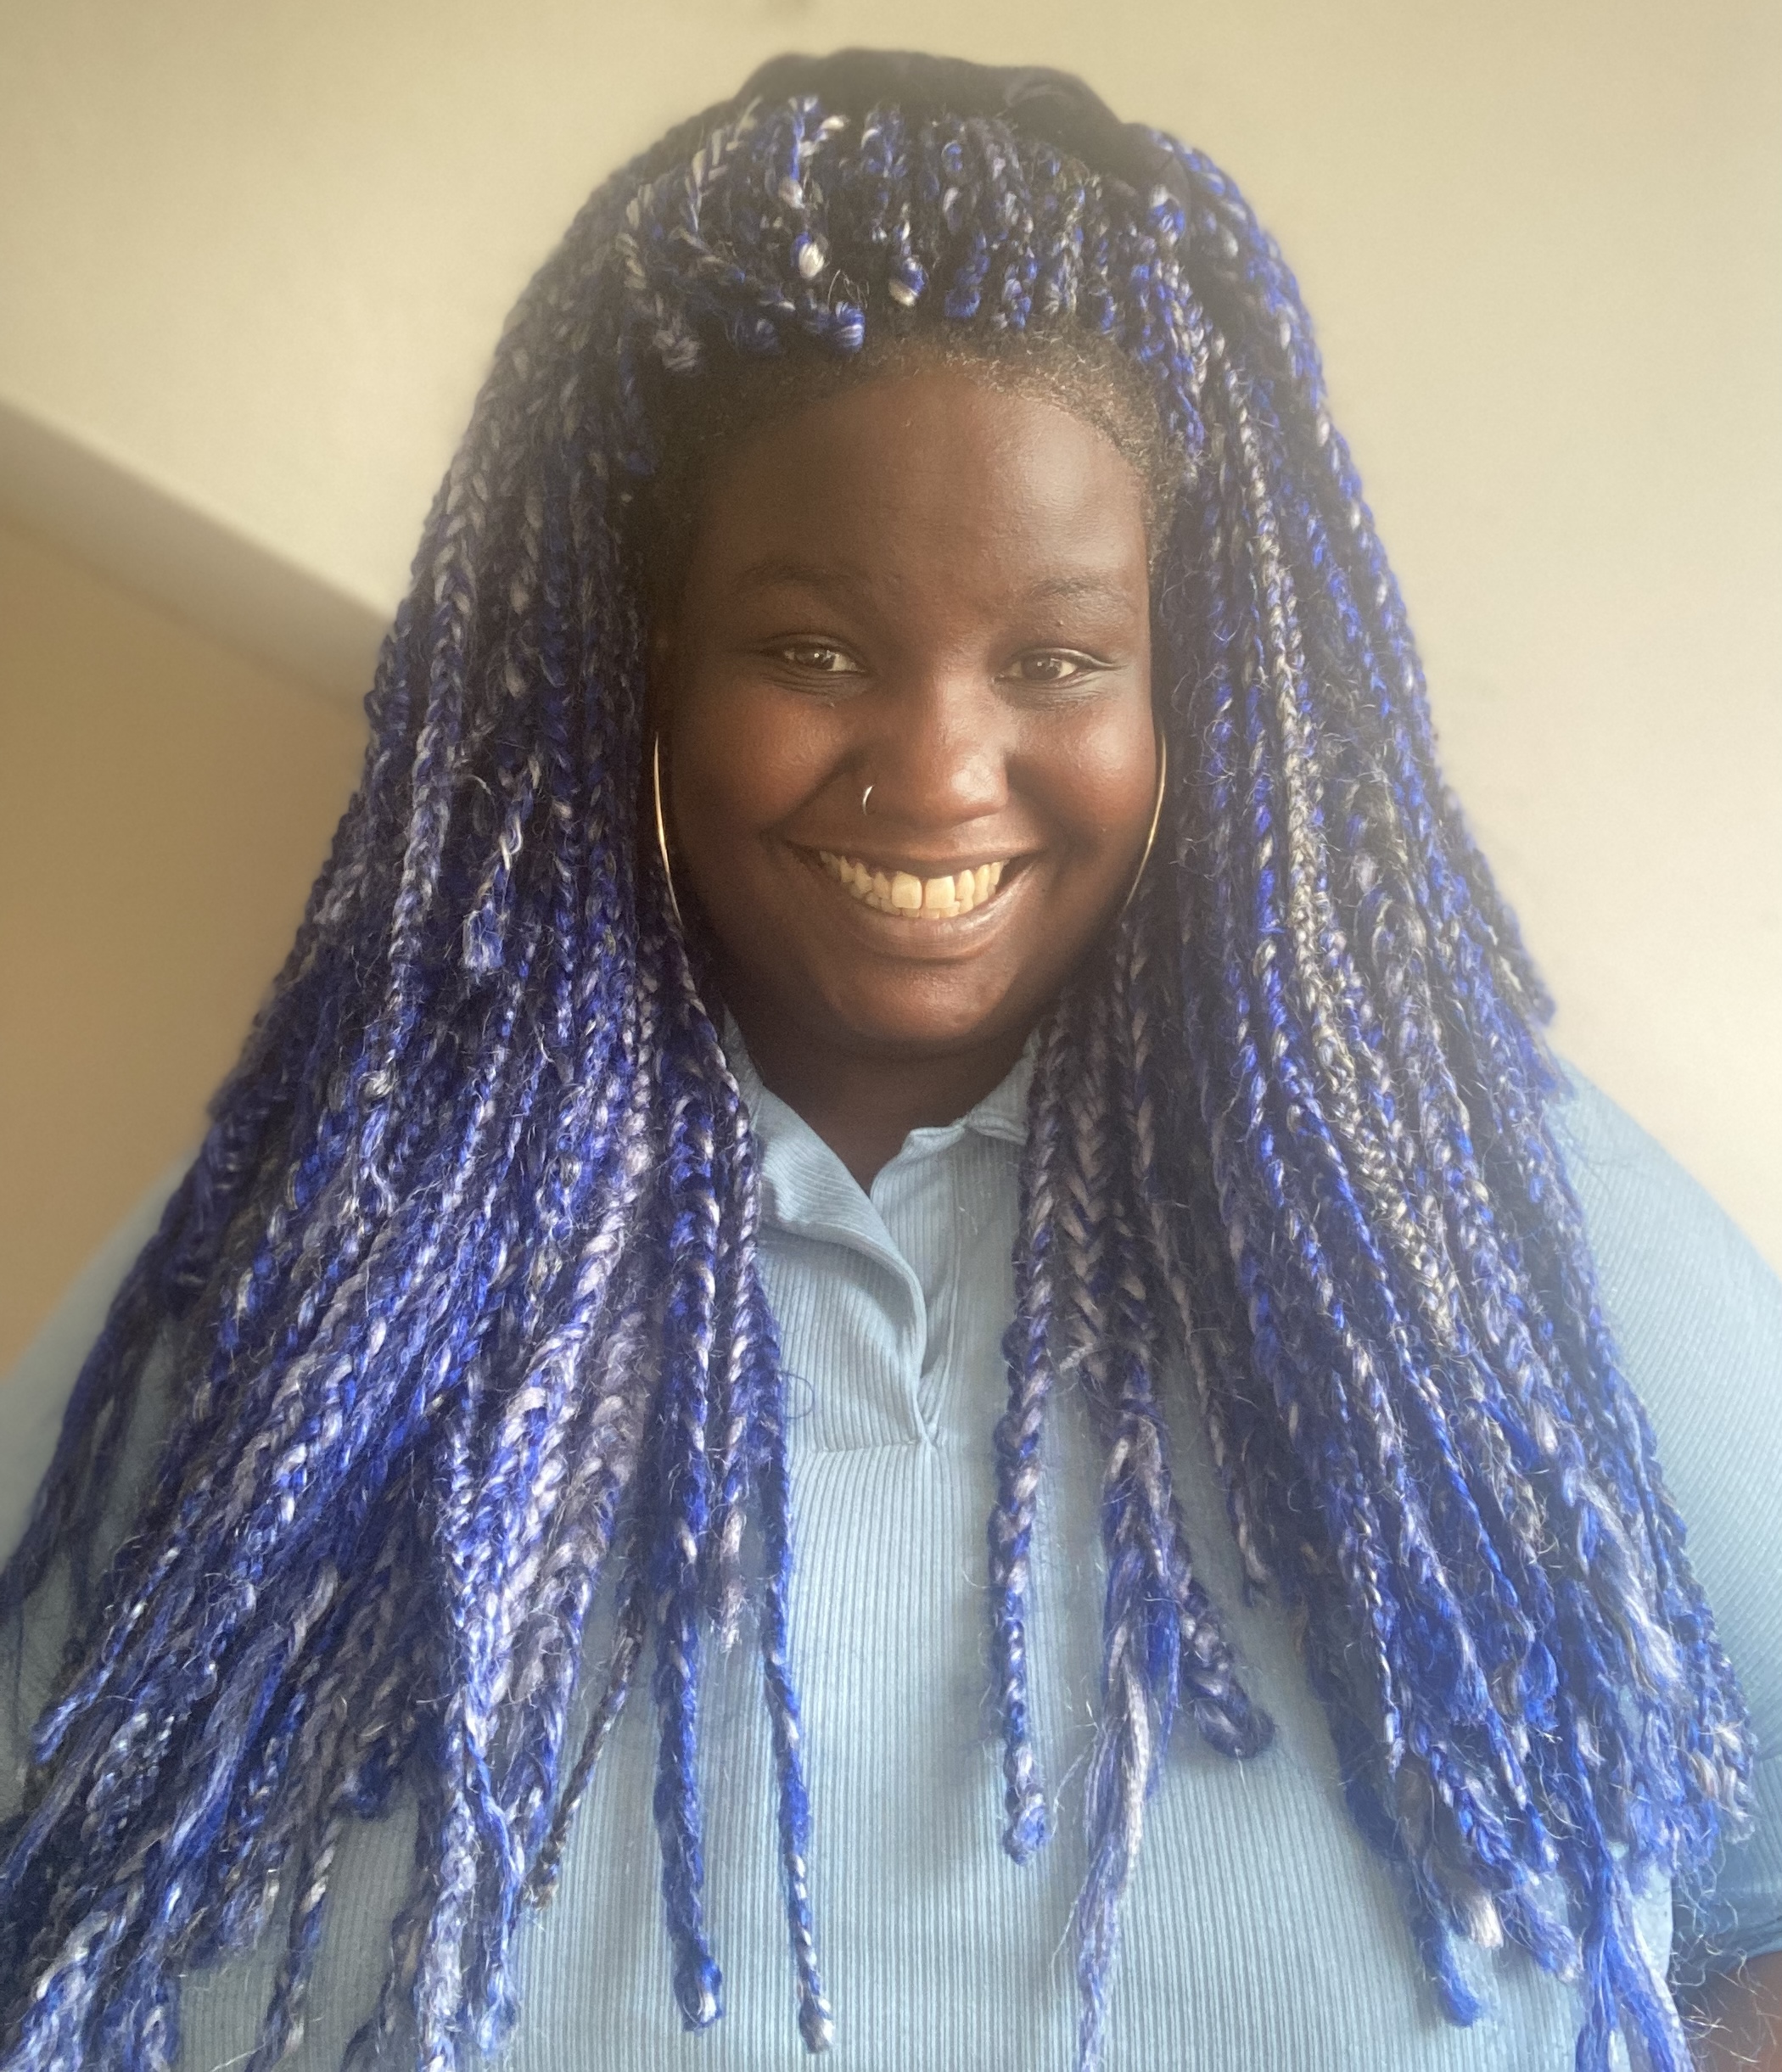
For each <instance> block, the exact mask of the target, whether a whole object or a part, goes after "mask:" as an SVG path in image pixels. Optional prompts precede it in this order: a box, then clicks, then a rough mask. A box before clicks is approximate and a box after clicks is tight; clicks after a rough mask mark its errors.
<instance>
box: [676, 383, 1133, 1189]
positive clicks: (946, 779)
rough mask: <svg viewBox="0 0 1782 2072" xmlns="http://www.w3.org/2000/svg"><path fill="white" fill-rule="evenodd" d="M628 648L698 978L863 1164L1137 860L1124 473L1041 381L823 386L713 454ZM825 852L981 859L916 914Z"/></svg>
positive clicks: (1038, 984)
mask: <svg viewBox="0 0 1782 2072" xmlns="http://www.w3.org/2000/svg"><path fill="white" fill-rule="evenodd" d="M654 664H655V669H654V677H655V682H656V684H657V685H658V686H659V692H658V709H660V708H665V720H664V723H663V730H664V740H665V750H664V753H665V758H666V763H667V779H666V782H667V790H668V797H669V812H670V821H671V826H672V848H673V854H674V856H675V872H676V876H677V878H678V879H679V880H681V882H683V883H684V885H685V886H686V888H689V889H690V890H691V891H692V894H693V895H694V896H695V897H696V898H697V899H698V903H699V904H700V906H701V908H702V909H703V912H704V914H705V916H706V918H707V920H708V921H709V924H710V926H711V928H712V931H713V932H714V936H715V938H716V940H717V944H718V949H719V959H720V983H721V986H722V988H723V994H724V998H725V1000H726V1004H727V1005H729V1007H730V1009H731V1011H732V1013H734V1014H735V1016H736V1017H737V1022H738V1023H739V1024H740V1026H741V1028H742V1030H743V1036H744V1038H745V1039H746V1040H747V1042H748V1048H749V1053H750V1055H751V1056H752V1057H753V1058H754V1061H755V1064H756V1067H757V1068H758V1070H759V1072H760V1073H761V1076H762V1078H763V1080H764V1081H765V1084H767V1085H768V1086H769V1087H770V1088H771V1089H772V1090H773V1091H774V1092H775V1093H776V1094H778V1095H780V1096H781V1098H782V1100H786V1101H787V1102H788V1103H789V1104H790V1105H791V1106H793V1108H795V1109H796V1110H797V1111H798V1112H799V1113H800V1114H801V1115H802V1116H803V1117H804V1118H805V1120H806V1121H807V1122H809V1123H810V1125H811V1127H812V1128H815V1130H816V1131H817V1132H818V1133H819V1134H820V1135H821V1136H822V1137H823V1138H824V1139H825V1140H827V1142H828V1143H829V1144H830V1145H832V1146H833V1148H834V1149H835V1150H836V1151H837V1152H838V1154H839V1155H840V1156H841V1157H842V1158H843V1161H844V1162H846V1164H847V1166H848V1168H849V1170H850V1171H851V1172H852V1173H854V1175H855V1178H856V1179H859V1180H860V1183H861V1184H862V1185H867V1184H870V1183H871V1179H872V1176H873V1174H874V1173H877V1171H878V1169H879V1168H880V1167H881V1166H883V1164H884V1163H885V1162H886V1161H887V1160H888V1159H889V1158H891V1157H892V1156H894V1155H895V1153H896V1151H897V1150H898V1148H899V1146H900V1145H901V1144H902V1143H903V1141H904V1139H905V1136H906V1135H907V1134H908V1133H909V1132H910V1131H911V1129H913V1128H918V1127H920V1126H922V1125H924V1124H930V1123H945V1122H950V1121H951V1120H953V1119H954V1118H955V1117H957V1116H959V1115H961V1114H962V1113H963V1112H965V1111H966V1110H967V1108H969V1107H970V1106H972V1103H973V1102H974V1101H976V1100H979V1099H981V1098H982V1096H983V1095H985V1094H987V1093H988V1092H989V1090H990V1089H992V1088H993V1087H995V1085H996V1084H997V1083H998V1082H999V1081H1000V1079H1001V1078H1003V1077H1004V1075H1005V1074H1006V1072H1007V1071H1008V1070H1009V1067H1011V1065H1012V1064H1013V1062H1014V1061H1015V1059H1016V1057H1017V1056H1018V1055H1019V1053H1020V1050H1021V1047H1022V1045H1023V1043H1024V1042H1025V1041H1026V1039H1027V1037H1028V1032H1029V1031H1030V1030H1031V1029H1032V1028H1033V1027H1034V1023H1035V1022H1037V1021H1038V1020H1039V1017H1040V1016H1041V1015H1042V1014H1043V1013H1044V1012H1045V1008H1046V1006H1047V1005H1048V1003H1049V1002H1050V1001H1051V1000H1052V998H1053V997H1054V995H1055V994H1056V993H1057V991H1058V989H1059V988H1060V986H1061V985H1062V983H1064V981H1065V979H1066V978H1067V977H1068V975H1069V973H1070V972H1071V971H1072V969H1073V966H1075V965H1076V964H1077V963H1078V961H1079V959H1080V958H1081V957H1082V956H1083V955H1084V952H1085V951H1086V950H1087V949H1089V948H1090V945H1091V944H1094V943H1095V942H1096V940H1097V939H1098V938H1100V937H1101V935H1102V934H1103V932H1104V931H1105V930H1106V928H1107V926H1108V924H1109V922H1110V921H1111V920H1112V917H1113V916H1115V915H1116V914H1117V912H1118V910H1119V907H1120V905H1121V904H1122V903H1123V902H1124V899H1125V898H1126V895H1127V892H1128V890H1129V888H1130V886H1131V884H1132V882H1133V879H1134V876H1135V873H1136V871H1137V869H1138V865H1139V860H1140V856H1141V854H1143V852H1144V848H1145V842H1146V835H1147V833H1148V832H1149V829H1150V826H1151V818H1152V807H1153V804H1154V801H1155V797H1156V789H1157V747H1156V737H1155V732H1154V728H1153V723H1152V703H1151V619H1150V582H1149V571H1148V555H1147V542H1146V535H1145V523H1144V498H1143V490H1142V486H1141V484H1140V480H1139V478H1138V476H1137V474H1136V473H1135V471H1134V469H1133V468H1132V467H1131V466H1130V464H1129V462H1127V461H1126V460H1125V459H1124V458H1123V457H1122V456H1121V455H1120V454H1119V453H1118V451H1117V450H1116V449H1115V447H1114V446H1113V445H1112V443H1111V442H1110V441H1109V440H1107V438H1106V437H1105V436H1104V435H1103V434H1101V433H1100V432H1098V431H1096V430H1095V429H1094V428H1092V427H1090V425H1088V424H1085V423H1083V422H1082V421H1081V420H1080V419H1079V418H1077V417H1074V416H1073V415H1071V414H1070V413H1069V412H1068V411H1067V410H1065V409H1064V408H1063V407H1062V406H1060V405H1059V404H1057V403H1056V402H1054V401H1052V400H1045V399H1042V398H1040V397H1039V396H1037V395H1031V394H1026V393H1023V392H1021V391H1018V390H1011V389H1006V388H1004V389H998V388H994V387H991V386H990V385H989V384H987V383H986V382H984V381H982V380H980V379H978V378H975V377H973V376H972V375H971V374H970V373H967V372H961V371H960V370H958V369H955V368H940V367H936V368H930V369H924V370H922V371H920V372H913V373H905V374H899V375H898V376H895V377H888V378H883V379H881V380H877V381H872V382H869V383H866V384H862V385H860V386H859V387H857V388H852V389H847V390H845V391H843V393H841V394H840V395H834V396H831V397H827V398H825V399H824V400H821V401H818V402H815V403H813V404H811V405H810V406H807V407H805V408H804V409H802V410H799V411H797V412H793V413H792V414H791V415H789V416H787V417H781V418H778V419H776V420H775V421H773V422H772V423H769V424H767V425H765V426H763V427H761V428H759V429H758V430H757V431H756V432H754V434H752V435H751V436H749V437H748V438H747V439H745V440H742V441H741V442H739V444H738V445H737V446H736V447H734V448H732V449H731V451H729V452H728V453H727V454H726V455H725V456H723V458H722V459H721V460H720V462H719V463H718V464H717V466H716V468H715V469H714V472H713V473H712V475H711V477H710V478H709V481H708V484H707V485H706V489H705V492H704V496H703V503H702V509H701V512H700V517H699V521H698V526H697V529H696V531H695V534H694V538H693V542H692V549H691V552H690V556H689V561H688V566H687V570H686V581H685V585H684V587H683V590H682V593H681V601H680V605H679V608H678V610H677V611H676V612H675V613H674V614H673V616H672V618H671V619H670V620H669V621H667V622H666V623H664V624H663V626H662V627H661V629H660V630H659V631H658V636H657V643H656V651H655V655H654ZM869 784H870V785H871V787H872V789H871V798H870V801H869V802H868V809H867V810H866V812H864V813H863V812H862V809H861V795H862V793H863V792H864V791H865V790H866V787H867V785H869ZM825 850H827V851H829V852H832V853H833V854H840V855H844V856H847V857H849V858H853V859H856V860H860V862H863V863H866V864H868V865H873V866H876V867H879V868H882V869H883V870H884V871H886V872H887V873H889V872H891V871H894V870H898V869H901V870H903V871H907V872H910V873H912V874H913V875H915V876H917V877H920V878H922V879H925V880H926V879H927V878H929V877H932V876H938V875H939V874H941V873H943V872H947V873H951V872H955V871H958V870H961V869H964V868H970V867H973V866H976V865H980V864H983V863H988V862H990V861H993V860H1004V861H1006V871H1005V874H1004V876H1003V879H1002V882H1001V884H1000V888H998V890H997V892H996V893H995V896H994V897H993V898H991V899H989V901H988V902H987V904H984V905H983V906H980V907H978V908H977V909H976V910H973V911H972V912H971V913H969V914H967V915H964V916H961V917H959V918H956V919H950V920H940V921H935V920H914V919H910V918H906V917H905V916H901V915H892V914H887V913H882V912H877V911H874V910H872V909H871V908H870V907H867V906H866V905H864V904H860V902H859V901H858V900H856V899H855V898H853V897H852V896H851V895H850V894H849V893H848V892H847V891H846V890H844V889H843V887H842V886H841V885H840V884H839V883H838V882H836V881H835V880H834V879H833V878H832V877H831V876H828V875H827V874H826V872H825V871H823V869H822V868H821V865H820V863H819V861H818V857H819V854H820V852H822V851H825ZM682 896H683V897H685V893H683V895H682Z"/></svg>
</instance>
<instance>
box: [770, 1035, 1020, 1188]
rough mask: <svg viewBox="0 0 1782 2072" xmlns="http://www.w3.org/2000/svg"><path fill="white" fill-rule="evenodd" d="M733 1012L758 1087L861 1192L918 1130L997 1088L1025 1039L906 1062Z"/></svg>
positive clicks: (998, 1040) (952, 1116)
mask: <svg viewBox="0 0 1782 2072" xmlns="http://www.w3.org/2000/svg"><path fill="white" fill-rule="evenodd" d="M729 1005H730V1010H731V1013H732V1014H733V1015H735V1016H736V1018H737V1027H738V1028H741V1030H742V1031H743V1041H744V1042H745V1043H746V1044H748V1055H749V1057H750V1058H751V1060H752V1061H754V1067H755V1070H756V1071H757V1072H759V1074H760V1075H761V1084H763V1085H764V1086H765V1087H766V1089H768V1091H769V1092H770V1093H771V1094H776V1095H778V1096H779V1098H780V1099H781V1100H783V1101H784V1102H785V1103H786V1105H787V1107H789V1108H793V1109H795V1110H796V1111H797V1112H798V1113H799V1115H801V1116H802V1117H804V1120H805V1121H806V1122H807V1123H810V1127H811V1128H813V1129H814V1130H815V1132H816V1133H817V1134H818V1135H819V1136H820V1137H821V1139H822V1140H823V1141H824V1143H826V1144H827V1145H828V1146H829V1148H830V1149H831V1150H832V1151H833V1152H834V1153H835V1154H836V1156H837V1157H838V1158H839V1159H840V1160H841V1162H842V1163H843V1165H844V1166H846V1167H847V1168H848V1170H849V1172H850V1173H852V1174H853V1175H854V1177H855V1179H856V1180H858V1181H859V1182H860V1185H861V1186H862V1187H870V1186H871V1184H872V1181H873V1178H874V1176H875V1175H876V1174H877V1172H878V1170H879V1168H881V1167H882V1166H884V1165H887V1164H888V1163H889V1162H890V1161H891V1160H892V1159H894V1157H895V1156H897V1154H898V1152H899V1151H900V1150H901V1149H902V1147H903V1142H904V1139H905V1137H907V1136H908V1135H909V1134H910V1132H911V1130H912V1129H925V1128H935V1127H937V1126H939V1125H942V1124H944V1123H955V1122H957V1121H958V1119H959V1117H961V1115H964V1114H965V1113H966V1112H967V1111H968V1110H969V1109H972V1108H974V1107H975V1106H977V1105H978V1102H979V1101H980V1100H983V1097H984V1095H986V1094H988V1093H989V1092H990V1091H991V1090H992V1089H994V1088H995V1087H997V1086H1000V1084H1002V1082H1003V1080H1004V1079H1006V1078H1007V1077H1008V1075H1009V1073H1010V1072H1011V1070H1012V1069H1013V1067H1014V1064H1015V1061H1016V1060H1017V1058H1018V1057H1019V1056H1020V1055H1021V1050H1022V1045H1023V1044H1024V1043H1025V1042H1026V1040H1027V1031H1026V1030H1025V1029H1018V1030H1016V1031H1014V1032H1013V1033H1010V1034H1007V1035H1000V1036H997V1037H995V1038H992V1039H989V1040H988V1041H985V1042H983V1043H980V1044H972V1045H969V1046H967V1047H964V1048H961V1049H960V1050H948V1051H946V1052H944V1053H942V1054H940V1055H938V1056H937V1055H930V1054H924V1055H920V1056H909V1057H899V1056H896V1055H895V1054H894V1053H893V1054H890V1055H887V1054H885V1053H883V1052H878V1051H870V1052H869V1051H856V1050H849V1049H848V1048H847V1047H846V1046H844V1045H840V1044H825V1043H822V1042H820V1041H817V1040H815V1039H813V1038H812V1037H811V1036H810V1033H808V1032H807V1031H805V1030H804V1029H800V1028H789V1027H788V1026H787V1023H786V1021H785V1019H784V1017H783V1016H779V1015H765V1014H762V1013H760V1012H759V1011H758V1010H754V1009H753V1008H752V1006H751V1004H750V1003H748V1002H747V1001H745V1000H737V999H735V998H731V1000H730V1002H729Z"/></svg>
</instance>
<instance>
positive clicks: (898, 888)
mask: <svg viewBox="0 0 1782 2072" xmlns="http://www.w3.org/2000/svg"><path fill="white" fill-rule="evenodd" d="M816 858H817V861H818V862H819V863H820V864H821V865H822V867H823V871H824V872H825V874H826V875H827V876H830V877H832V878H833V879H834V880H835V882H836V883H837V884H838V885H839V886H840V887H841V888H842V889H843V891H844V892H845V893H848V894H849V897H850V898H853V899H858V900H859V901H860V904H861V905H862V906H870V907H871V908H873V909H874V910H876V911H877V912H878V913H881V914H895V915H896V916H898V917H899V919H900V920H904V921H956V920H957V919H958V918H959V916H961V914H969V913H972V912H973V911H974V910H976V909H977V908H978V907H980V906H984V905H987V904H989V901H990V900H992V899H995V897H996V888H997V887H998V886H999V885H1000V883H1001V882H1002V874H1003V872H1004V871H1005V870H1006V869H1007V868H1008V865H1009V862H1010V859H1008V858H1006V857H1000V858H999V859H998V860H996V861H995V863H983V864H979V865H978V866H977V868H976V869H975V870H971V871H954V872H952V873H951V874H950V875H943V876H940V877H918V876H916V873H915V872H914V871H888V870H887V869H886V868H885V866H884V865H883V864H871V863H864V862H862V861H861V860H860V859H859V858H858V857H855V856H838V855H835V854H832V852H831V851H830V850H828V849H819V850H818V851H817V852H816Z"/></svg>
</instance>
